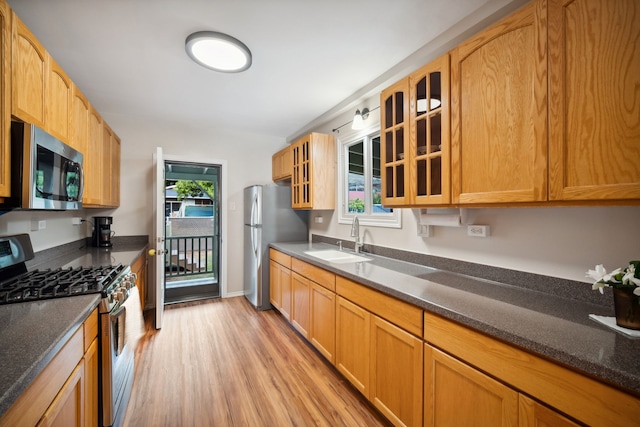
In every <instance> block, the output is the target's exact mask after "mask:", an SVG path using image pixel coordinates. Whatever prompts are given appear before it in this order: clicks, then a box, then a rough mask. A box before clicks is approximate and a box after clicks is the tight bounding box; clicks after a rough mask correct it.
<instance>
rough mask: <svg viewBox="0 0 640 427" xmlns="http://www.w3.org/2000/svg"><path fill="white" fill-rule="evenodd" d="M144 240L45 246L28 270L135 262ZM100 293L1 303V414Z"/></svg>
mask: <svg viewBox="0 0 640 427" xmlns="http://www.w3.org/2000/svg"><path fill="white" fill-rule="evenodd" d="M146 244H147V243H146V240H144V241H142V240H141V241H126V240H124V241H121V244H116V243H114V246H113V247H112V248H108V249H102V248H93V247H85V246H84V245H82V244H75V245H73V244H72V245H70V248H71V249H69V248H60V249H58V248H56V249H53V250H47V251H45V252H47V253H45V254H36V259H34V260H33V261H31V262H29V263H28V268H29V270H33V269H36V268H37V269H41V270H43V269H47V268H58V267H64V268H67V267H73V268H75V267H79V266H82V267H90V266H103V265H108V264H111V265H117V264H118V263H122V264H123V265H129V264H131V263H132V262H133V261H134V260H135V259H136V258H137V257H138V256H139V255H141V254H142V253H143V250H144V249H145V247H146ZM99 301H100V295H98V294H93V295H78V296H73V297H68V298H56V299H50V300H43V301H34V302H25V303H16V304H7V305H0V417H1V416H2V415H3V414H4V413H5V412H6V411H7V409H9V408H10V407H11V405H12V404H13V403H14V402H15V401H16V399H17V398H18V397H19V396H20V395H21V394H22V392H24V391H25V390H26V389H27V387H28V386H29V384H31V382H32V381H33V380H34V379H35V378H36V377H37V376H38V374H39V373H40V372H41V371H42V369H44V367H46V366H47V364H48V363H49V362H50V361H51V360H52V359H53V357H54V356H55V355H56V354H57V353H58V351H59V350H60V349H61V348H62V347H63V346H64V344H65V343H66V342H67V341H68V340H69V338H71V336H72V335H73V333H74V332H75V331H76V330H77V328H78V327H79V326H80V325H82V323H83V322H84V321H85V320H86V319H87V317H88V316H89V314H91V312H92V311H93V309H94V308H96V307H97V306H98V303H99Z"/></svg>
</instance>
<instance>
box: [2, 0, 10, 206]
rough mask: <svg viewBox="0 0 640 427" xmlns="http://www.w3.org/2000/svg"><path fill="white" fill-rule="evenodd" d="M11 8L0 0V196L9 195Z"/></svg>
mask: <svg viewBox="0 0 640 427" xmlns="http://www.w3.org/2000/svg"><path fill="white" fill-rule="evenodd" d="M10 90H11V10H10V8H9V5H8V4H7V3H6V2H5V1H4V0H1V1H0V198H2V197H8V196H11V92H10Z"/></svg>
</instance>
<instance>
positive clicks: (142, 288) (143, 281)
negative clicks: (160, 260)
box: [131, 247, 147, 310]
mask: <svg viewBox="0 0 640 427" xmlns="http://www.w3.org/2000/svg"><path fill="white" fill-rule="evenodd" d="M131 272H132V273H135V274H136V276H137V278H136V287H137V288H138V293H139V294H140V306H141V307H142V309H143V310H144V305H145V298H146V290H147V247H145V248H144V250H143V251H142V255H140V256H139V257H138V258H136V260H135V261H133V263H132V264H131Z"/></svg>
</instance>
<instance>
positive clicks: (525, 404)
mask: <svg viewBox="0 0 640 427" xmlns="http://www.w3.org/2000/svg"><path fill="white" fill-rule="evenodd" d="M518 402H519V412H518V415H519V422H518V426H519V427H578V424H576V423H574V422H573V421H571V420H570V419H568V418H566V417H565V416H563V415H562V414H559V413H558V412H556V411H554V410H553V409H551V408H548V407H546V406H544V405H542V404H540V403H538V402H536V401H535V400H533V399H531V398H529V397H527V396H525V395H524V394H521V395H520V396H519V399H518Z"/></svg>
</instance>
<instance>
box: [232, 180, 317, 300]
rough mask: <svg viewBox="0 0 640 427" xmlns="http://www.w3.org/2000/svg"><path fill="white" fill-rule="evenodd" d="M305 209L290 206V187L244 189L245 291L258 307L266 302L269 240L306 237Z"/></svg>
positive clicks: (252, 187) (286, 240)
mask: <svg viewBox="0 0 640 427" xmlns="http://www.w3.org/2000/svg"><path fill="white" fill-rule="evenodd" d="M308 217H309V215H308V212H307V211H296V210H293V209H292V208H291V188H290V187H288V186H287V187H285V186H277V185H274V184H269V185H253V186H251V187H247V188H245V189H244V295H245V297H246V298H247V299H248V300H249V301H250V302H251V304H253V305H254V306H255V307H256V308H257V309H258V310H267V309H269V308H271V304H270V303H269V243H272V242H296V241H297V242H300V241H305V242H306V241H307V240H308V234H309V226H308Z"/></svg>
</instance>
